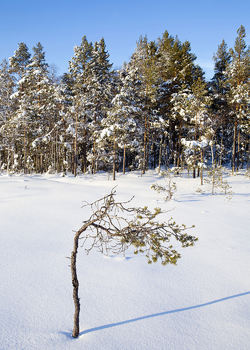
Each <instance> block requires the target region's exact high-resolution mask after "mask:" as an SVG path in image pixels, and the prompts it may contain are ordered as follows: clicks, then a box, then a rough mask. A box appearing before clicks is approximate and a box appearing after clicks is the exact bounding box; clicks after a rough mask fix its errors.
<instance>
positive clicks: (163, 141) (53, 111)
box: [0, 26, 250, 178]
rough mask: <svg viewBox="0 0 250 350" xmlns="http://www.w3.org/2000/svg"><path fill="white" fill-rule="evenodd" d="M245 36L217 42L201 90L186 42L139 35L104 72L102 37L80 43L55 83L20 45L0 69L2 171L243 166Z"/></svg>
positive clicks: (40, 55) (40, 52)
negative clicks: (119, 63)
mask: <svg viewBox="0 0 250 350" xmlns="http://www.w3.org/2000/svg"><path fill="white" fill-rule="evenodd" d="M245 37H246V33H245V28H244V27H243V26H241V27H240V28H239V29H238V31H237V36H236V40H235V44H234V47H233V48H231V49H228V48H227V45H226V43H225V42H224V41H222V43H221V44H220V45H219V46H218V51H217V53H216V54H215V56H214V63H215V68H214V76H213V78H212V80H211V81H210V82H206V80H205V78H204V73H203V71H202V69H201V68H200V67H199V66H198V65H197V64H196V63H195V60H196V57H195V55H194V54H193V53H192V52H191V46H190V43H189V42H188V41H186V42H183V43H182V42H181V41H180V40H179V39H178V38H177V37H173V36H171V35H169V33H168V32H165V33H164V34H163V35H162V36H161V37H160V38H159V39H158V40H156V41H148V39H147V38H146V37H141V38H140V39H139V40H138V42H137V47H136V49H135V51H134V53H133V55H132V56H131V59H130V61H129V62H128V63H125V64H124V65H123V67H122V68H121V69H119V70H114V69H112V64H111V63H110V61H109V54H108V51H107V48H106V45H105V41H104V39H101V40H100V41H99V42H95V43H91V42H89V41H88V40H87V38H86V37H85V36H84V37H83V38H82V42H81V44H80V45H79V46H76V47H75V48H74V56H73V57H72V59H71V61H70V62H69V70H68V72H67V73H65V74H64V75H63V76H62V77H60V78H58V77H56V75H55V74H54V72H53V69H51V68H50V67H49V65H48V64H47V62H46V59H45V52H44V49H43V47H42V45H41V44H40V43H38V44H37V45H36V46H35V47H33V49H32V53H30V52H29V49H28V47H27V46H26V44H25V43H23V42H22V43H19V44H18V48H17V50H16V51H15V52H14V54H13V56H12V57H10V58H9V62H8V61H7V60H4V61H3V62H2V63H1V66H0V171H3V172H8V173H34V172H35V173H43V172H63V173H69V172H72V173H73V174H74V175H77V174H79V173H85V172H91V173H95V172H97V171H100V170H104V171H113V176H114V178H115V172H116V171H123V172H125V171H127V170H134V169H140V170H141V171H142V173H145V171H146V170H147V169H148V168H156V167H158V168H159V169H160V168H161V167H163V166H164V167H169V166H175V167H182V168H183V167H187V168H188V169H192V171H193V176H194V177H195V176H197V174H199V172H200V169H202V168H203V167H205V166H215V165H216V164H219V165H222V164H227V165H230V166H231V167H232V171H233V172H235V171H236V170H237V169H239V167H245V166H248V158H249V129H250V122H249V112H248V110H249V109H248V106H249V85H248V84H249V48H248V47H247V45H246V41H245Z"/></svg>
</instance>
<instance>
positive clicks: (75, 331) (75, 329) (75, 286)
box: [70, 220, 95, 338]
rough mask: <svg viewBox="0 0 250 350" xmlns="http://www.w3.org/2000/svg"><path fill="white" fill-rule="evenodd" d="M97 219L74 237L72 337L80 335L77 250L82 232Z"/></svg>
mask: <svg viewBox="0 0 250 350" xmlns="http://www.w3.org/2000/svg"><path fill="white" fill-rule="evenodd" d="M94 222H95V220H92V221H89V222H88V223H86V224H85V225H83V226H82V227H81V228H80V230H78V231H77V232H76V234H75V237H74V245H73V250H72V253H71V259H70V260H71V264H70V268H71V278H72V285H73V301H74V306H75V312H74V327H73V332H72V337H73V338H77V337H78V336H79V331H80V327H79V317H80V298H79V294H78V290H79V281H78V278H77V269H76V258H77V251H78V245H79V238H80V236H81V234H82V233H83V232H84V231H86V229H87V228H88V227H89V226H91V225H92V224H93V223H94Z"/></svg>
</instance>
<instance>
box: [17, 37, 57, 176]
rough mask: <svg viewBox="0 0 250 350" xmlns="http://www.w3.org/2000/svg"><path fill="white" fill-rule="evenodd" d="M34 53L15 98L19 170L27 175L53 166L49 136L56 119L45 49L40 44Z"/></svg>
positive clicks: (53, 93) (53, 92)
mask: <svg viewBox="0 0 250 350" xmlns="http://www.w3.org/2000/svg"><path fill="white" fill-rule="evenodd" d="M33 52H34V54H33V56H32V58H31V59H30V60H29V63H28V64H27V66H26V68H25V70H23V71H22V77H21V79H20V80H19V81H18V83H17V90H16V92H15V93H14V94H13V95H12V98H14V99H15V100H16V102H17V110H16V113H15V116H14V118H13V120H12V122H13V125H15V128H16V130H17V131H19V132H20V133H19V135H20V136H21V139H20V138H19V146H20V151H19V153H18V159H19V160H21V162H20V164H19V167H20V166H21V168H22V170H23V171H24V172H25V173H26V172H31V171H44V170H46V169H47V168H48V167H49V166H52V163H53V160H52V159H53V146H52V144H51V137H49V138H48V137H47V136H46V135H48V133H49V132H50V130H51V129H52V128H53V126H54V123H55V119H56V107H55V89H54V86H53V84H52V83H51V81H50V80H49V78H48V65H47V63H46V62H45V53H44V51H43V47H42V45H41V44H40V43H38V44H37V45H36V46H35V47H34V48H33ZM12 61H13V60H11V62H12ZM50 136H51V135H50Z"/></svg>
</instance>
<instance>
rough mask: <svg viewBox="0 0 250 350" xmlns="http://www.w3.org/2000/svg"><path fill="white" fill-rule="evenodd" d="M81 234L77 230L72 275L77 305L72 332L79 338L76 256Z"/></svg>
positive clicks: (73, 335) (74, 297)
mask: <svg viewBox="0 0 250 350" xmlns="http://www.w3.org/2000/svg"><path fill="white" fill-rule="evenodd" d="M79 236H80V234H79V233H78V232H77V233H76V235H75V237H74V247H73V251H72V253H71V276H72V285H73V300H74V305H75V313H74V328H73V332H72V337H73V338H77V337H78V336H79V316H80V299H79V296H78V288H79V282H78V278H77V272H76V256H77V250H78V242H79Z"/></svg>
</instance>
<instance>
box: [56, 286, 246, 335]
mask: <svg viewBox="0 0 250 350" xmlns="http://www.w3.org/2000/svg"><path fill="white" fill-rule="evenodd" d="M247 294H250V291H249V292H245V293H239V294H235V295H231V296H229V297H225V298H221V299H216V300H212V301H209V302H207V303H204V304H198V305H193V306H188V307H184V308H181V309H174V310H169V311H163V312H158V313H155V314H151V315H145V316H140V317H136V318H131V319H129V320H125V321H120V322H116V323H109V324H105V325H102V326H98V327H94V328H90V329H86V330H84V331H82V332H80V336H81V335H84V334H87V333H92V332H96V331H100V330H102V329H106V328H112V327H117V326H122V325H124V324H128V323H132V322H137V321H141V320H145V319H147V318H153V317H159V316H164V315H168V314H173V313H176V312H182V311H188V310H192V309H198V308H201V307H204V306H209V305H212V304H216V303H220V302H222V301H225V300H229V299H233V298H238V297H242V296H245V295H247ZM60 333H61V334H64V335H66V336H67V337H70V338H71V333H69V332H60Z"/></svg>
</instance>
